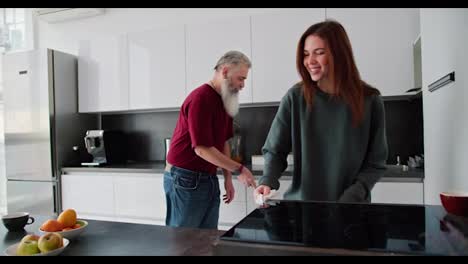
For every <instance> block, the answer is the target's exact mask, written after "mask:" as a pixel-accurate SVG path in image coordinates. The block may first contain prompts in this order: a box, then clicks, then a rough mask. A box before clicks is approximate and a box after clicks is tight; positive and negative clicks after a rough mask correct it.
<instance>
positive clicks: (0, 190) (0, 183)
mask: <svg viewBox="0 0 468 264" xmlns="http://www.w3.org/2000/svg"><path fill="white" fill-rule="evenodd" d="M2 62H3V55H2V54H0V94H1V97H0V214H3V213H6V171H5V137H4V134H3V131H4V130H3V69H2V65H3V63H2Z"/></svg>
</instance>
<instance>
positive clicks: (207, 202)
mask: <svg viewBox="0 0 468 264" xmlns="http://www.w3.org/2000/svg"><path fill="white" fill-rule="evenodd" d="M250 67H251V62H250V60H249V58H247V56H246V55H244V54H243V53H241V52H239V51H229V52H227V53H226V54H224V55H223V56H222V57H221V58H220V59H219V60H218V62H217V63H216V66H215V68H214V70H215V73H214V76H213V79H212V80H210V81H209V82H208V83H205V84H203V85H201V86H200V87H198V88H196V89H195V90H194V91H192V92H191V93H190V94H189V95H188V97H187V98H186V99H185V101H184V103H183V104H182V107H181V109H180V114H179V119H178V121H177V125H176V127H175V129H174V133H173V136H172V140H171V146H170V148H169V149H170V150H169V153H168V155H167V160H166V162H167V166H166V171H165V173H164V190H165V193H166V204H167V213H166V225H168V226H184V227H199V228H217V227H218V218H219V206H220V198H219V196H220V189H219V182H218V177H217V176H216V170H217V168H218V167H219V168H222V169H223V174H224V178H225V181H224V188H225V190H226V194H225V195H224V199H223V200H224V201H225V202H226V203H229V202H231V201H232V200H233V199H234V186H233V184H232V174H231V172H238V173H239V176H238V179H239V181H241V182H242V183H243V184H245V185H246V186H252V187H254V188H255V186H256V184H255V179H254V177H253V175H252V173H251V172H250V171H249V170H248V169H247V168H245V167H244V166H243V165H242V164H240V163H238V162H236V161H234V160H232V159H231V158H230V148H229V144H228V142H227V141H228V140H229V139H230V138H231V137H232V136H233V127H232V122H233V120H232V118H233V117H234V116H235V115H236V114H237V112H238V110H239V99H238V93H239V91H241V90H242V88H243V87H244V82H245V80H246V79H247V75H248V72H249V69H250Z"/></svg>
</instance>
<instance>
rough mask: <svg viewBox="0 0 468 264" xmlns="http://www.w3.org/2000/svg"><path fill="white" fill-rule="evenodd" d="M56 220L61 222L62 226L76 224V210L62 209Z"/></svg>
mask: <svg viewBox="0 0 468 264" xmlns="http://www.w3.org/2000/svg"><path fill="white" fill-rule="evenodd" d="M57 221H59V222H60V223H62V225H63V227H73V226H74V225H75V224H76V212H75V210H73V209H67V210H65V211H63V212H62V213H61V214H60V215H59V217H58V218H57Z"/></svg>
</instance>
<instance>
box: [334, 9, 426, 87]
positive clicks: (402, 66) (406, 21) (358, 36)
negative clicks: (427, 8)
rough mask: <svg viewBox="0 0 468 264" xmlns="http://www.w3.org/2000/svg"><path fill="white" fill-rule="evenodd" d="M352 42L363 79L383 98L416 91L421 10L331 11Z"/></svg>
mask: <svg viewBox="0 0 468 264" xmlns="http://www.w3.org/2000/svg"><path fill="white" fill-rule="evenodd" d="M326 15H327V18H332V19H335V20H337V21H338V22H340V23H341V24H342V25H343V26H344V28H345V30H346V32H347V33H348V36H349V38H350V41H351V46H352V48H353V52H354V58H355V60H356V64H357V67H358V70H359V72H360V74H361V78H362V79H363V80H364V81H366V82H367V83H369V84H370V85H372V86H374V87H376V88H377V89H379V90H380V92H381V93H382V95H399V94H402V93H404V92H405V91H407V90H408V89H411V88H414V87H413V85H414V71H413V49H412V47H413V42H414V40H416V38H417V37H418V35H419V32H420V30H419V10H418V9H400V8H395V9H378V8H353V9H341V8H327V9H326Z"/></svg>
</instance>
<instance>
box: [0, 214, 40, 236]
mask: <svg viewBox="0 0 468 264" xmlns="http://www.w3.org/2000/svg"><path fill="white" fill-rule="evenodd" d="M30 220H31V221H30ZM2 222H3V224H4V225H5V227H6V228H7V229H8V230H9V231H22V230H23V229H24V227H25V226H26V225H30V224H32V223H34V217H32V216H29V213H25V212H21V213H9V214H6V215H3V216H2Z"/></svg>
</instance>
